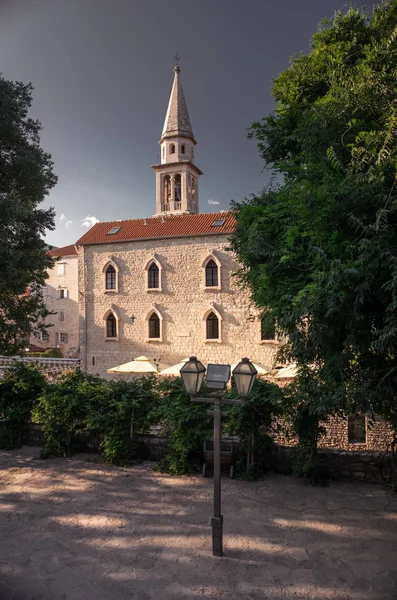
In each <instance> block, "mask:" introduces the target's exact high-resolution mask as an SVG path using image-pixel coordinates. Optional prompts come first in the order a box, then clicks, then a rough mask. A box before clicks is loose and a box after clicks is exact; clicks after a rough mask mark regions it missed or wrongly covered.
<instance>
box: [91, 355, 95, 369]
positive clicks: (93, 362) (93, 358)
mask: <svg viewBox="0 0 397 600" xmlns="http://www.w3.org/2000/svg"><path fill="white" fill-rule="evenodd" d="M92 366H93V367H95V356H93V357H92Z"/></svg>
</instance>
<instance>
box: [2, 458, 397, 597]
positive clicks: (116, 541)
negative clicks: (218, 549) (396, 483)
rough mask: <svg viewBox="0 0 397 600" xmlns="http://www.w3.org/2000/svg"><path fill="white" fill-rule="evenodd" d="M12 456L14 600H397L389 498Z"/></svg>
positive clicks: (7, 485)
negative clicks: (216, 530)
mask: <svg viewBox="0 0 397 600" xmlns="http://www.w3.org/2000/svg"><path fill="white" fill-rule="evenodd" d="M37 456H38V449H37V448H28V447H25V448H23V449H22V450H18V451H13V452H0V492H1V504H0V600H11V599H12V600H47V599H48V600H61V599H62V600H105V599H106V598H107V599H110V600H124V599H127V598H134V599H139V600H163V599H164V600H171V599H184V598H186V599H187V600H194V599H199V598H200V599H204V598H211V599H214V598H228V599H231V600H239V599H246V600H262V599H263V600H264V599H269V600H281V599H282V598H291V599H292V598H294V599H299V598H311V599H319V600H321V599H328V598H330V599H331V598H332V599H335V600H336V599H338V600H342V599H343V600H348V599H351V600H386V599H387V600H392V599H395V598H397V591H396V590H397V497H396V496H393V495H392V494H391V493H390V491H389V490H387V489H385V488H383V487H381V486H375V485H374V486H369V485H366V484H359V483H332V485H331V487H330V488H312V487H310V486H309V485H307V483H306V482H303V481H300V480H296V479H292V478H286V477H280V476H269V477H267V478H265V479H264V480H262V481H260V482H256V483H246V482H241V481H232V480H229V479H227V478H225V479H224V480H223V491H224V493H223V507H224V508H223V514H224V518H225V528H224V533H225V557H224V558H213V557H212V556H211V538H210V532H211V530H210V527H209V517H210V515H211V510H212V480H211V479H202V478H199V477H197V478H185V477H169V476H164V475H159V474H155V473H153V471H152V468H151V465H150V464H148V463H146V464H144V465H142V466H139V467H136V468H131V469H122V468H117V467H110V466H106V465H104V464H102V463H100V462H95V460H97V459H96V458H95V457H91V459H89V460H87V456H80V457H75V458H74V459H73V460H58V459H57V460H48V461H41V460H38V459H37Z"/></svg>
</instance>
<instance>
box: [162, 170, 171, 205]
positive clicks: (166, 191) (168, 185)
mask: <svg viewBox="0 0 397 600" xmlns="http://www.w3.org/2000/svg"><path fill="white" fill-rule="evenodd" d="M170 198H171V177H170V176H169V175H166V176H165V177H164V202H169V200H170Z"/></svg>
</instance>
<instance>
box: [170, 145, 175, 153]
mask: <svg viewBox="0 0 397 600" xmlns="http://www.w3.org/2000/svg"><path fill="white" fill-rule="evenodd" d="M170 154H175V144H171V146H170Z"/></svg>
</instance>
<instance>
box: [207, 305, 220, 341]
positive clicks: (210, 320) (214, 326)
mask: <svg viewBox="0 0 397 600" xmlns="http://www.w3.org/2000/svg"><path fill="white" fill-rule="evenodd" d="M206 332H207V336H206V337H207V340H217V339H219V319H218V317H217V316H216V314H215V313H214V312H210V314H209V315H208V317H207V327H206Z"/></svg>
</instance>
